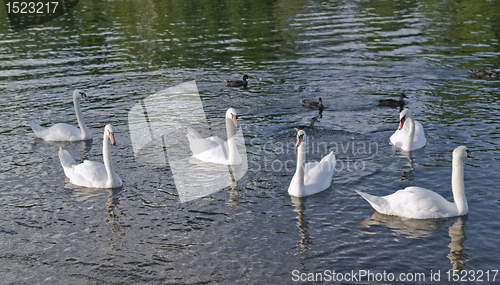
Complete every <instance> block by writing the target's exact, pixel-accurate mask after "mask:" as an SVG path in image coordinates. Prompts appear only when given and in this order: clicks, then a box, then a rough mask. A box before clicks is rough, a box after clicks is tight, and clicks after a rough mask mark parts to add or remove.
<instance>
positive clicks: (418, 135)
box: [390, 109, 427, 151]
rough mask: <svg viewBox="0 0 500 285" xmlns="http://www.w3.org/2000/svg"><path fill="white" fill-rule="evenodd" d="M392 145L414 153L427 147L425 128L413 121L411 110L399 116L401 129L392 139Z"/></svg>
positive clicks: (405, 110) (404, 111)
mask: <svg viewBox="0 0 500 285" xmlns="http://www.w3.org/2000/svg"><path fill="white" fill-rule="evenodd" d="M407 122H408V123H407ZM390 140H391V143H392V144H393V145H394V146H395V147H397V148H400V149H402V150H404V151H412V150H416V149H419V148H422V147H424V146H425V143H426V141H427V140H426V139H425V134H424V127H422V124H421V123H420V122H418V121H416V120H415V119H413V114H412V112H411V111H410V109H404V110H403V111H401V113H400V114H399V127H398V129H397V130H396V132H394V134H393V135H392V136H391V138H390Z"/></svg>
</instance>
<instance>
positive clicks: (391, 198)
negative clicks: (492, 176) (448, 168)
mask: <svg viewBox="0 0 500 285" xmlns="http://www.w3.org/2000/svg"><path fill="white" fill-rule="evenodd" d="M465 157H470V158H474V156H472V154H471V153H470V152H469V150H468V149H467V148H466V147H465V146H459V147H457V148H456V149H455V150H454V151H453V163H452V174H451V189H452V191H453V200H454V201H455V202H454V203H452V202H449V201H448V200H446V199H445V198H443V197H442V196H441V195H439V194H437V193H436V192H434V191H431V190H427V189H425V188H420V187H406V188H405V189H403V190H399V191H397V192H395V193H393V194H391V195H387V196H384V197H378V196H373V195H370V194H366V193H363V192H359V191H356V192H358V194H359V195H361V197H363V198H365V200H366V201H368V203H370V205H372V207H373V208H374V209H375V210H377V211H378V212H380V213H382V214H386V215H393V216H400V217H403V218H411V219H435V218H446V217H455V216H462V215H465V214H467V213H468V212H469V206H468V205H467V200H466V198H465V193H464V169H463V167H464V158H465Z"/></svg>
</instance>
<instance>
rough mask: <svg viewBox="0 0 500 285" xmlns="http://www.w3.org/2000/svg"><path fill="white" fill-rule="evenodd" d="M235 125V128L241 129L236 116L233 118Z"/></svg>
mask: <svg viewBox="0 0 500 285" xmlns="http://www.w3.org/2000/svg"><path fill="white" fill-rule="evenodd" d="M233 123H234V126H235V127H239V126H240V123H238V118H237V117H236V116H233Z"/></svg>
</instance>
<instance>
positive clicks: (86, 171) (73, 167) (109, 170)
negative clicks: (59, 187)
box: [59, 125, 122, 188]
mask: <svg viewBox="0 0 500 285" xmlns="http://www.w3.org/2000/svg"><path fill="white" fill-rule="evenodd" d="M110 143H111V144H113V145H116V142H115V135H114V131H113V127H112V126H111V125H106V126H105V127H104V138H103V143H102V157H103V159H104V164H102V163H100V162H95V161H90V160H85V161H84V162H83V163H80V164H76V161H75V160H74V159H73V157H72V156H71V154H69V153H68V152H67V151H66V150H64V149H62V148H59V159H60V160H61V165H62V167H63V169H64V174H65V175H66V177H68V178H69V182H71V183H73V184H75V185H79V186H85V187H92V188H116V187H121V186H122V180H121V179H120V177H118V175H117V174H116V172H115V171H114V169H113V165H112V163H111V155H110V153H109V145H110Z"/></svg>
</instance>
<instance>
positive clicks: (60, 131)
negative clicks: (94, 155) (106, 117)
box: [30, 90, 92, 141]
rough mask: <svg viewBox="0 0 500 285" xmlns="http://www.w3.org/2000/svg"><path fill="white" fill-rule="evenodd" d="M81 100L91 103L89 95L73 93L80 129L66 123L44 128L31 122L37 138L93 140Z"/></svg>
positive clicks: (49, 139)
mask: <svg viewBox="0 0 500 285" xmlns="http://www.w3.org/2000/svg"><path fill="white" fill-rule="evenodd" d="M80 99H85V100H87V101H90V99H89V97H87V95H86V94H85V93H84V92H82V91H80V90H75V91H74V92H73V104H74V105H75V112H76V119H77V120H78V126H79V127H80V128H77V127H74V126H72V125H68V124H66V123H59V124H55V125H53V126H52V127H50V128H44V127H42V126H40V125H39V124H37V123H35V122H33V121H31V122H30V126H31V129H33V132H35V136H36V137H38V138H41V139H44V140H46V141H82V140H90V139H92V133H91V132H90V130H89V128H87V126H86V125H85V123H84V122H83V115H82V110H81V109H80Z"/></svg>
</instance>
